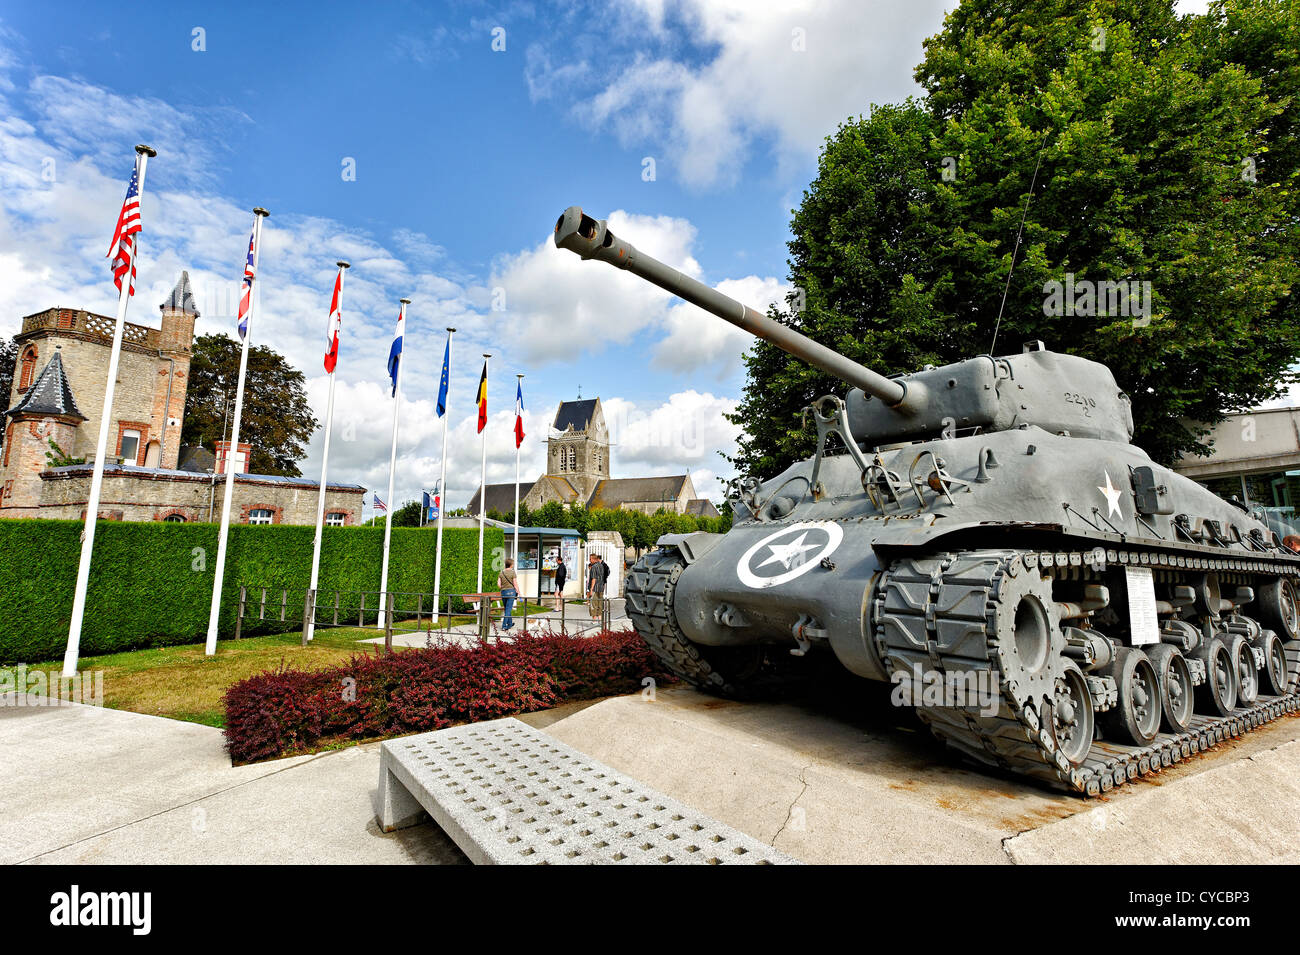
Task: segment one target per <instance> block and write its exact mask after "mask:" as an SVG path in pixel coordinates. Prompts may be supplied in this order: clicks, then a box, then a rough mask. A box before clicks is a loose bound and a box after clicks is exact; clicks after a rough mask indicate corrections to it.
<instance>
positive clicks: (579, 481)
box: [546, 398, 609, 500]
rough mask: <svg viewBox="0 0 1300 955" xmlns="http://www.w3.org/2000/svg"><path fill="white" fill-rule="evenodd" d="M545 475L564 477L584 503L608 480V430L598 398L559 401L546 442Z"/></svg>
mask: <svg viewBox="0 0 1300 955" xmlns="http://www.w3.org/2000/svg"><path fill="white" fill-rule="evenodd" d="M546 472H547V474H551V475H555V476H556V477H562V478H564V479H565V480H566V481H568V482H569V484H571V485H572V486H573V489H574V490H575V491H577V492H578V495H579V496H580V497H581V498H583V499H584V500H585V499H586V498H588V497H590V496H591V492H592V491H593V490H595V487H596V485H597V484H598V483H599V482H600V481H603V480H605V479H606V478H608V477H609V430H608V429H607V428H606V427H605V413H604V411H603V410H602V409H601V406H600V399H599V398H585V399H580V400H578V401H561V402H560V404H559V406H558V407H557V408H556V409H555V419H554V420H553V421H552V423H551V435H550V437H549V438H548V439H547V442H546Z"/></svg>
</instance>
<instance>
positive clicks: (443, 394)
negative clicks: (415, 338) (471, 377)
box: [438, 334, 451, 418]
mask: <svg viewBox="0 0 1300 955" xmlns="http://www.w3.org/2000/svg"><path fill="white" fill-rule="evenodd" d="M450 375H451V335H450V334H448V335H447V350H446V351H444V352H443V353H442V381H441V383H439V385H438V417H439V418H441V417H442V416H443V415H445V414H446V413H447V379H448V378H449V377H450Z"/></svg>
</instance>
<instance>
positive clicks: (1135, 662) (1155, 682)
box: [1101, 647, 1161, 746]
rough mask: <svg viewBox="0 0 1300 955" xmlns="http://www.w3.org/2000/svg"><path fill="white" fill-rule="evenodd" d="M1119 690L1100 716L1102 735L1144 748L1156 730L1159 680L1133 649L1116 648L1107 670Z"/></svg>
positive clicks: (1158, 706)
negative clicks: (1113, 700)
mask: <svg viewBox="0 0 1300 955" xmlns="http://www.w3.org/2000/svg"><path fill="white" fill-rule="evenodd" d="M1108 672H1109V673H1110V675H1111V676H1113V677H1114V678H1115V685H1116V686H1117V687H1118V689H1119V699H1118V701H1117V702H1116V704H1115V706H1114V707H1112V708H1111V709H1110V710H1108V711H1107V712H1105V713H1103V714H1102V717H1101V721H1102V723H1101V725H1102V732H1103V734H1104V735H1105V736H1106V737H1107V738H1109V739H1114V740H1118V741H1120V742H1124V743H1132V744H1133V745H1135V746H1146V745H1147V744H1148V743H1150V742H1151V741H1152V740H1154V739H1155V738H1156V733H1157V732H1159V730H1160V714H1161V701H1160V680H1159V678H1158V677H1157V676H1156V668H1155V667H1154V666H1152V665H1151V659H1150V658H1149V657H1148V656H1147V655H1146V654H1145V653H1143V652H1142V651H1141V650H1138V649H1137V648H1136V647H1118V648H1116V650H1115V662H1114V663H1112V664H1111V665H1110V668H1109V671H1108Z"/></svg>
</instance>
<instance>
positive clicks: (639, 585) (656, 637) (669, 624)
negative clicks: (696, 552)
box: [623, 548, 748, 697]
mask: <svg viewBox="0 0 1300 955" xmlns="http://www.w3.org/2000/svg"><path fill="white" fill-rule="evenodd" d="M685 567H686V560H685V558H683V557H682V555H681V554H680V553H679V552H678V551H677V550H675V549H673V548H664V549H663V550H657V551H651V552H650V553H649V554H646V555H645V556H644V557H642V558H641V559H640V560H638V561H637V562H636V563H635V564H633V565H632V569H631V570H629V571H628V574H627V578H626V579H625V580H624V583H623V596H624V597H625V598H626V603H627V615H628V617H629V618H630V619H631V621H632V626H633V627H635V628H636V632H637V634H638V635H639V636H640V637H641V639H642V640H644V641H645V642H646V644H647V645H648V646H649V647H650V649H651V651H653V652H654V655H655V656H657V657H658V658H659V659H660V661H661V662H662V663H663V665H664V666H665V667H667V668H668V670H669V672H671V673H672V674H674V675H675V676H678V677H680V678H681V679H683V680H686V681H687V682H688V683H691V684H693V685H695V686H698V687H700V688H702V689H706V690H709V691H711V692H714V693H720V694H722V695H724V696H732V697H735V696H743V695H746V690H747V689H748V688H747V686H746V683H745V681H743V680H740V679H737V677H736V675H735V674H729V673H724V672H722V671H721V670H719V669H718V668H717V667H715V666H714V665H713V664H712V663H710V662H709V660H708V659H707V658H706V657H705V653H704V649H703V648H701V647H700V646H699V645H698V644H695V643H692V642H691V641H690V640H689V639H687V637H686V635H685V634H684V633H682V632H681V630H679V629H678V627H677V623H676V621H675V620H674V619H673V615H672V613H671V608H672V602H673V588H674V586H676V584H677V578H678V577H679V576H680V575H681V572H682V570H683V569H684V568H685Z"/></svg>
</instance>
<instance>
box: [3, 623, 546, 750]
mask: <svg viewBox="0 0 1300 955" xmlns="http://www.w3.org/2000/svg"><path fill="white" fill-rule="evenodd" d="M536 609H538V608H534V607H531V606H530V608H529V613H530V614H531V613H534V612H535V611H536ZM473 620H474V618H473V617H455V618H453V619H452V623H453V624H462V623H473ZM427 626H428V623H427V620H426V621H424V622H423V624H422V626H421V627H420V630H421V631H423V630H425V629H426V628H427ZM444 626H445V624H444ZM393 629H394V631H396V632H408V633H409V632H411V631H414V630H415V621H414V620H411V621H402V622H399V623H397V624H395V625H394V628H393ZM382 636H383V631H382V630H377V629H375V628H374V627H373V626H370V627H365V628H361V627H317V629H316V632H315V635H314V637H313V640H312V642H311V645H310V646H306V647H304V646H303V645H302V634H301V632H292V633H283V634H276V635H273V636H262V637H246V638H244V639H242V640H221V641H218V643H217V652H216V654H215V655H214V656H211V657H209V656H206V655H205V654H204V646H203V644H201V643H199V644H187V645H185V646H176V647H155V648H151V649H146V650H129V651H126V652H124V653H112V654H107V655H104V656H97V657H82V658H81V660H80V661H79V664H78V666H77V670H78V671H79V672H82V673H86V672H92V671H95V670H102V671H104V705H105V706H110V707H112V708H114V709H119V710H131V711H132V712H135V713H148V714H150V715H153V716H166V717H169V718H171V719H177V720H188V721H190V722H192V723H203V724H205V725H207V726H217V727H220V726H223V725H224V720H225V712H224V710H223V709H222V705H221V697H222V694H224V693H225V690H226V687H228V686H230V685H231V684H232V683H237V682H238V681H240V680H242V679H244V678H245V677H250V676H253V675H255V674H257V673H261V672H262V671H263V670H274V669H278V668H279V667H280V666H282V665H283V666H289V667H296V668H299V669H307V670H319V669H324V668H326V667H330V666H333V665H335V664H337V663H343V662H346V661H347V659H348V658H349V657H351V656H352V655H354V654H357V653H382V652H383V649H384V648H383V645H382V644H378V645H376V644H373V643H358V642H357V641H359V640H369V639H374V638H375V637H382ZM394 649H395V650H398V651H399V652H400V650H401V649H402V648H400V647H395V648H394ZM27 669H28V671H29V672H30V671H34V670H43V671H45V672H46V673H47V674H48V676H47V679H51V678H54V677H57V676H58V673H59V671H60V670H61V669H62V663H61V662H58V661H51V662H48V663H35V664H29V665H28V667H27Z"/></svg>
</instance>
